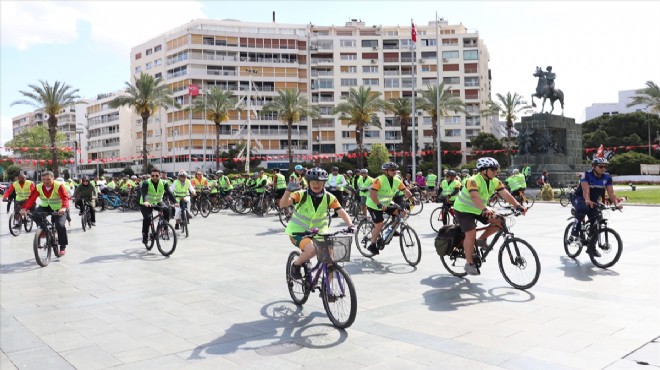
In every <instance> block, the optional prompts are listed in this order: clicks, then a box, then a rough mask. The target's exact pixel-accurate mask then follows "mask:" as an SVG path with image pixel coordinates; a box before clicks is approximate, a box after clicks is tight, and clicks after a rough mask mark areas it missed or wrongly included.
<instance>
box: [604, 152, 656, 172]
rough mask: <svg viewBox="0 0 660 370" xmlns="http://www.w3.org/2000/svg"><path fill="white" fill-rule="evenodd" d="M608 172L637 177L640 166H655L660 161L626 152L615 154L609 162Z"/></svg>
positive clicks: (640, 154)
mask: <svg viewBox="0 0 660 370" xmlns="http://www.w3.org/2000/svg"><path fill="white" fill-rule="evenodd" d="M609 162H610V168H609V172H610V173H611V174H616V175H620V176H622V175H639V174H640V173H641V172H640V166H639V165H640V164H655V163H658V162H660V161H658V160H657V159H655V158H653V157H650V156H649V155H648V154H642V153H637V152H628V153H623V154H617V155H615V156H614V157H612V159H610V160H609Z"/></svg>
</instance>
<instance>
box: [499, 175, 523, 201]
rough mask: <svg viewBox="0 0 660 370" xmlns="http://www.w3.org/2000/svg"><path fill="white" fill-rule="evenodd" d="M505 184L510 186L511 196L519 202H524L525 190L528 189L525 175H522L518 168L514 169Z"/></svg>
mask: <svg viewBox="0 0 660 370" xmlns="http://www.w3.org/2000/svg"><path fill="white" fill-rule="evenodd" d="M504 182H505V183H506V184H507V185H508V186H509V189H511V190H510V192H511V195H513V197H514V198H516V200H517V201H518V202H522V199H523V193H524V192H525V189H527V183H526V182H525V175H523V174H522V173H520V171H518V169H517V168H514V169H513V171H511V176H509V177H508V178H507V179H506V180H504Z"/></svg>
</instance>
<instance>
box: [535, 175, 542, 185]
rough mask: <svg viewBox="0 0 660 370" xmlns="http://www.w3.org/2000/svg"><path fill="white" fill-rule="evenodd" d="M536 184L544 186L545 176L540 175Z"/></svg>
mask: <svg viewBox="0 0 660 370" xmlns="http://www.w3.org/2000/svg"><path fill="white" fill-rule="evenodd" d="M536 185H538V186H543V177H539V178H538V179H537V180H536Z"/></svg>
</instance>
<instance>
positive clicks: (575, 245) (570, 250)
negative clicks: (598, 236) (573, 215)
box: [564, 222, 582, 258]
mask: <svg viewBox="0 0 660 370" xmlns="http://www.w3.org/2000/svg"><path fill="white" fill-rule="evenodd" d="M571 231H573V223H572V222H571V223H569V224H568V225H566V230H564V252H566V255H567V256H569V257H571V258H575V257H577V256H579V255H580V252H582V242H581V241H580V240H579V238H578V239H576V240H574V241H569V238H570V237H571Z"/></svg>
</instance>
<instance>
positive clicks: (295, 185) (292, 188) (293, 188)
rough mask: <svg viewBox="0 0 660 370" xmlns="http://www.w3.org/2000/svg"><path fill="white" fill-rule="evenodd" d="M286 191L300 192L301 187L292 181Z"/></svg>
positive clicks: (287, 185)
mask: <svg viewBox="0 0 660 370" xmlns="http://www.w3.org/2000/svg"><path fill="white" fill-rule="evenodd" d="M286 190H288V191H289V192H294V191H296V190H300V185H298V183H297V182H296V181H291V182H289V183H288V184H286Z"/></svg>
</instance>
